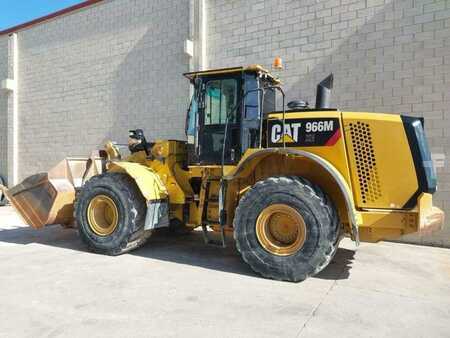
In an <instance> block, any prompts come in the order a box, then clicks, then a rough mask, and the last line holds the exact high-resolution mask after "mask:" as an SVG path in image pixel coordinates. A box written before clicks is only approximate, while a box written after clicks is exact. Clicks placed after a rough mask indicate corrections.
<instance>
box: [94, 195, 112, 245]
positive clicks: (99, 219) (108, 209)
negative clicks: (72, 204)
mask: <svg viewBox="0 0 450 338" xmlns="http://www.w3.org/2000/svg"><path fill="white" fill-rule="evenodd" d="M87 217H88V222H89V226H90V228H91V230H92V231H93V232H94V233H95V234H97V235H99V236H109V235H111V234H112V233H113V232H114V230H116V228H117V224H118V223H119V211H118V209H117V206H116V203H114V201H113V200H112V199H111V198H110V197H108V196H106V195H97V196H95V197H94V198H93V199H92V200H91V202H90V203H89V206H88V209H87Z"/></svg>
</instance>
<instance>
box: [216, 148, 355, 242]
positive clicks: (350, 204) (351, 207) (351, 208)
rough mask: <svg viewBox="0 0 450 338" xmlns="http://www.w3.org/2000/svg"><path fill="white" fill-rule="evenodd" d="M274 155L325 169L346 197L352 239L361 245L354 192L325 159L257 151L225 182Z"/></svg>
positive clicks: (303, 153)
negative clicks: (298, 158)
mask: <svg viewBox="0 0 450 338" xmlns="http://www.w3.org/2000/svg"><path fill="white" fill-rule="evenodd" d="M272 154H280V155H285V156H290V157H304V158H308V159H310V160H311V161H313V162H316V163H317V164H319V165H320V166H321V167H323V168H324V169H325V170H326V171H327V172H328V173H329V174H330V175H331V177H332V178H333V179H334V181H335V182H336V184H337V186H338V187H339V190H340V192H341V193H342V196H344V200H345V205H346V209H347V213H348V219H349V220H350V223H351V229H352V237H353V239H354V240H355V242H356V244H357V245H359V232H358V226H359V225H360V223H361V217H360V214H359V213H358V212H357V211H356V209H355V203H354V200H353V194H352V190H351V189H350V187H349V185H348V184H347V182H346V181H345V179H344V177H343V176H342V174H341V173H340V172H339V171H338V170H337V169H336V168H335V167H334V166H333V165H332V164H331V163H330V162H328V161H327V160H325V159H324V158H322V157H320V156H318V155H315V154H313V153H310V152H307V151H304V150H298V149H287V148H266V149H257V150H254V151H251V153H249V154H248V155H247V154H245V155H244V157H243V158H242V160H241V161H240V163H239V164H238V165H237V167H236V168H234V169H233V170H232V171H231V172H229V173H228V174H227V175H226V176H225V177H224V180H226V181H232V180H233V179H235V178H238V177H241V176H243V173H244V170H245V169H246V168H247V166H248V165H249V164H250V163H252V162H253V163H254V162H255V161H256V163H258V162H260V161H261V160H262V159H263V158H265V157H267V156H269V155H272Z"/></svg>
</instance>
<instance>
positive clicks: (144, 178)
mask: <svg viewBox="0 0 450 338" xmlns="http://www.w3.org/2000/svg"><path fill="white" fill-rule="evenodd" d="M108 171H109V172H121V173H126V174H128V175H129V176H130V177H131V178H133V179H134V181H135V182H136V184H137V186H138V188H139V190H140V191H141V193H142V195H143V196H144V198H145V199H146V201H147V214H146V217H145V226H144V229H145V230H150V229H156V228H163V227H168V226H169V203H168V196H169V194H168V192H167V189H166V187H165V185H164V183H163V182H162V181H161V178H160V177H159V176H158V174H156V173H155V172H154V171H153V170H152V169H151V168H149V167H146V166H144V165H142V164H139V163H133V162H125V161H120V162H110V163H109V165H108Z"/></svg>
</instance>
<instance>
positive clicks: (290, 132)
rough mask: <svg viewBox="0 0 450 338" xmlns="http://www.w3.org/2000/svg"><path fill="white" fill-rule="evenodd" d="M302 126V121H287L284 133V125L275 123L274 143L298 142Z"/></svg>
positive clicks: (273, 131) (272, 137)
mask: <svg viewBox="0 0 450 338" xmlns="http://www.w3.org/2000/svg"><path fill="white" fill-rule="evenodd" d="M301 126H302V124H301V123H300V122H297V123H286V124H285V125H284V133H282V132H281V130H282V129H283V125H282V124H274V125H273V126H272V133H271V141H272V143H297V142H298V136H299V130H300V127H301Z"/></svg>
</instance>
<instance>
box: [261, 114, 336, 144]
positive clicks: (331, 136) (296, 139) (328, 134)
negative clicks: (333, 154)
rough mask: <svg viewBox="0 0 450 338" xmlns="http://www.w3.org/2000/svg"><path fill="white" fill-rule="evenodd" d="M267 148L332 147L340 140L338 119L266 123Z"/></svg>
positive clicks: (271, 121)
mask: <svg viewBox="0 0 450 338" xmlns="http://www.w3.org/2000/svg"><path fill="white" fill-rule="evenodd" d="M268 131H269V135H268V140H267V141H268V146H269V147H280V146H286V147H318V146H329V147H331V146H333V145H335V144H336V142H337V141H338V140H339V139H340V138H341V131H340V123H339V119H338V118H320V117H319V118H303V119H287V120H286V121H285V123H284V128H283V121H282V120H278V119H277V120H275V119H274V120H269V121H268Z"/></svg>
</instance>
